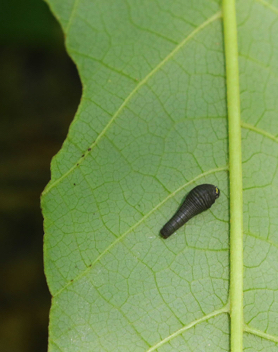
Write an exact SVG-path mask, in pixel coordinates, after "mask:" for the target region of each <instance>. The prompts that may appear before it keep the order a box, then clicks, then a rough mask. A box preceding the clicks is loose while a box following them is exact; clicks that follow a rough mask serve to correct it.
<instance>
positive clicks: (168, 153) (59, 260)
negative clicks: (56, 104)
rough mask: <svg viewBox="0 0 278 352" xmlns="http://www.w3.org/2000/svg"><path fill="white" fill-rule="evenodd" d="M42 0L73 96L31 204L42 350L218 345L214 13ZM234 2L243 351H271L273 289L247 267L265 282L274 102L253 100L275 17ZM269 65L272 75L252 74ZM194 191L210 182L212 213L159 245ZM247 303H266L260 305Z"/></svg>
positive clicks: (222, 234) (271, 87)
mask: <svg viewBox="0 0 278 352" xmlns="http://www.w3.org/2000/svg"><path fill="white" fill-rule="evenodd" d="M49 3H50V6H51V8H52V10H53V12H54V13H55V15H56V16H57V18H58V19H59V21H60V22H61V24H62V26H63V29H64V31H65V33H66V38H67V48H68V51H69V53H70V55H71V56H72V57H73V58H74V60H75V62H76V63H77V66H78V70H79V73H80V76H81V80H82V83H83V88H84V91H83V96H82V101H81V104H80V107H79V109H78V112H77V115H76V117H75V120H74V122H73V124H72V125H71V128H70V131H69V135H68V138H67V140H66V141H65V143H64V145H63V148H62V150H61V151H60V152H59V154H58V155H57V156H56V157H55V158H54V160H53V162H52V165H51V171H52V178H51V182H50V183H49V185H48V186H47V188H46V190H45V191H44V195H43V198H42V206H43V214H44V226H45V232H46V237H45V247H44V251H45V270H46V276H47V281H48V285H49V288H50V291H51V293H52V295H53V301H52V308H51V314H50V328H49V329H50V330H49V331H50V338H49V350H50V351H56V350H57V351H60V350H61V351H77V350H82V351H110V350H111V351H154V350H157V351H170V350H171V351H172V350H175V351H184V350H185V348H186V350H194V351H203V350H206V351H229V348H230V347H229V340H230V337H229V316H228V314H227V311H228V289H229V213H228V211H229V204H228V201H229V190H228V174H227V164H228V153H227V146H228V138H227V121H226V91H225V69H224V64H225V59H224V53H223V33H222V18H221V16H220V10H221V9H220V3H219V2H217V1H209V2H208V1H199V2H198V4H197V2H194V1H185V2H184V3H182V4H180V3H178V2H175V1H174V2H171V3H169V2H166V1H165V2H159V3H154V2H146V3H140V5H139V4H137V3H136V2H134V1H130V2H128V1H121V0H118V1H113V2H112V1H111V2H110V1H109V2H103V1H94V2H92V1H89V0H86V1H85V0H80V1H75V2H73V1H69V0H68V1H66V2H63V4H62V3H61V2H60V1H58V0H57V1H55V0H51V1H49ZM271 6H272V7H275V4H274V2H272V4H271ZM237 7H238V36H239V63H240V83H241V102H242V119H243V121H244V122H243V130H242V142H243V184H244V233H245V254H244V255H245V257H244V259H245V266H246V267H245V286H244V290H245V294H244V299H245V301H244V304H245V308H244V309H245V311H244V313H245V324H247V326H246V331H247V332H246V334H245V340H244V348H245V349H246V350H248V349H251V350H252V351H264V350H265V351H266V350H267V351H276V350H277V351H278V347H277V346H278V345H277V341H275V327H276V328H277V324H278V323H276V320H275V319H276V315H277V314H278V309H277V308H276V306H275V295H276V289H277V288H276V283H275V282H272V281H271V280H270V278H269V279H268V280H267V281H263V280H260V278H261V275H262V273H263V274H264V275H265V277H268V276H269V273H272V276H271V277H272V278H273V277H275V275H276V274H277V273H276V271H277V270H276V269H275V263H277V259H276V257H275V253H276V251H277V247H278V246H277V243H278V239H277V238H276V237H275V229H276V227H275V226H276V225H275V206H276V207H277V201H276V199H278V198H277V197H276V198H275V195H276V190H277V186H276V183H275V182H277V181H276V178H277V177H276V174H275V171H276V164H277V161H276V162H275V155H277V147H276V145H277V141H275V139H276V138H277V137H276V136H277V134H278V125H277V123H276V122H275V118H274V117H275V112H276V111H277V107H276V105H273V104H274V103H273V99H271V98H265V99H264V102H263V104H262V103H261V99H259V97H260V96H261V94H262V91H261V90H262V86H263V87H264V89H265V91H266V92H267V93H268V95H267V96H270V97H274V93H273V92H275V89H276V92H277V82H276V76H275V71H276V70H277V68H276V66H275V55H276V59H277V54H276V51H275V45H274V44H273V42H275V41H274V39H275V36H276V37H277V35H276V32H275V28H276V27H277V25H276V20H277V14H275V12H274V11H273V9H272V8H270V7H269V6H266V4H263V3H261V2H255V1H240V2H238V3H237ZM262 12H263V16H262V19H261V17H260V16H261V13H262ZM259 14H260V15H259ZM258 19H260V20H259V25H256V26H255V25H254V23H256V24H257V23H258ZM254 20H257V22H256V21H254ZM266 22H267V26H266V28H265V27H264V25H265V23H266ZM254 31H256V32H255V33H256V35H257V36H258V37H259V38H263V39H264V42H267V40H266V39H268V40H269V42H271V44H272V45H271V47H272V48H274V49H273V50H272V55H267V54H268V53H267V50H266V49H265V47H264V50H258V48H257V45H258V44H257V41H254V40H253V39H252V33H253V32H254ZM270 31H271V35H272V37H271V36H270V35H269V32H270ZM277 32H278V31H277ZM248 37H250V38H249V41H248ZM251 39H252V40H251ZM248 42H251V44H250V45H246V43H248ZM261 43H262V40H261V42H260V44H261ZM254 67H256V71H255V73H254ZM265 70H266V71H265ZM268 70H269V71H271V72H274V74H273V75H271V74H269V73H268V75H266V73H265V72H268ZM260 80H263V84H262V85H261V84H259V83H260ZM256 83H257V84H256ZM261 131H262V133H260V132H261ZM268 135H271V136H273V138H272V139H271V138H269V136H268ZM88 149H90V150H88ZM275 153H276V154H275ZM82 155H84V156H82ZM77 164H79V165H77ZM250 165H251V166H250ZM258 165H259V166H258ZM265 169H268V175H267V177H266V176H265V174H264V173H263V171H264V170H265ZM199 183H214V184H217V185H218V186H219V188H220V189H221V197H220V198H219V200H218V201H217V203H216V204H215V205H214V206H213V208H212V209H211V210H209V211H207V212H205V213H203V214H201V215H199V216H198V217H196V218H194V219H192V220H191V221H190V222H189V223H188V224H187V225H186V226H185V227H184V228H182V229H181V230H179V233H178V234H176V235H173V236H172V237H171V238H169V240H167V241H164V240H162V239H160V238H159V236H158V232H159V230H160V228H161V226H162V225H163V224H164V222H165V220H166V219H168V218H169V214H172V213H173V212H174V211H175V209H176V208H177V206H178V204H179V203H180V201H181V199H182V198H183V196H184V194H185V193H186V192H187V191H189V190H190V189H191V188H193V186H195V185H197V184H199ZM74 184H75V185H74ZM269 185H271V186H269ZM268 187H271V188H268ZM275 187H276V188H275ZM262 202H263V203H262ZM262 204H263V205H264V207H263V211H262V210H261V208H260V207H261V206H262ZM249 208H250V209H249ZM270 209H272V211H270ZM266 225H267V226H266ZM266 227H267V231H266ZM257 242H258V243H257ZM262 243H264V245H262ZM254 250H255V253H256V255H255V258H254V254H253V252H254ZM276 267H277V265H276ZM267 274H268V275H267ZM276 277H277V275H276ZM261 297H267V299H266V300H265V303H264V304H261V303H262V302H260V299H261ZM267 315H269V318H268V319H266V318H265V316H267ZM266 321H267V324H266ZM258 332H261V334H260V333H258ZM271 337H272V339H271Z"/></svg>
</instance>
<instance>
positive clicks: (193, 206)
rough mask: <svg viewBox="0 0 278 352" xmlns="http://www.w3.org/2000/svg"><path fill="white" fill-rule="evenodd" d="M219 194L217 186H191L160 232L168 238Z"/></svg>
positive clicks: (207, 207)
mask: <svg viewBox="0 0 278 352" xmlns="http://www.w3.org/2000/svg"><path fill="white" fill-rule="evenodd" d="M219 196H220V190H219V188H218V187H215V186H214V185H210V184H203V185H199V186H197V187H195V188H193V189H192V190H191V191H190V192H189V193H188V195H187V196H186V198H185V200H184V202H183V203H182V205H181V206H180V208H179V209H178V210H177V212H176V213H175V214H174V216H173V217H172V218H171V219H170V220H169V221H168V222H167V223H166V224H165V225H164V226H163V227H162V229H161V230H160V234H161V236H162V237H163V238H168V237H169V236H171V235H172V234H173V233H174V232H175V231H177V230H178V229H179V228H180V227H181V226H182V225H184V224H185V223H186V222H187V221H188V220H190V219H191V218H193V216H195V215H197V214H200V213H202V212H203V211H205V210H207V209H209V208H210V207H211V206H212V204H213V203H214V202H215V200H216V199H217V198H218V197H219Z"/></svg>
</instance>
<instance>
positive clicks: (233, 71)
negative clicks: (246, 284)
mask: <svg viewBox="0 0 278 352" xmlns="http://www.w3.org/2000/svg"><path fill="white" fill-rule="evenodd" d="M223 23H224V43H225V58H226V79H227V105H228V120H229V164H230V316H231V351H232V352H242V346H243V343H242V340H243V209H242V162H241V127H240V93H239V72H238V49H237V25H236V8H235V0H223Z"/></svg>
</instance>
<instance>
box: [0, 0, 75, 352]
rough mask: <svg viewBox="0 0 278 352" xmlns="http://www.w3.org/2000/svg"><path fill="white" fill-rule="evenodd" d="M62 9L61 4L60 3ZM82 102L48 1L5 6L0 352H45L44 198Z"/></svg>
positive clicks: (0, 45)
mask: <svg viewBox="0 0 278 352" xmlns="http://www.w3.org/2000/svg"><path fill="white" fill-rule="evenodd" d="M61 1H63V0H61ZM80 96H81V84H80V80H79V77H78V74H77V70H76V68H75V65H74V64H73V62H72V61H71V59H70V58H69V56H68V55H67V53H66V50H65V46H64V38H63V34H62V31H61V28H60V26H59V24H58V23H57V22H56V20H55V19H54V17H53V15H52V14H51V12H50V10H49V8H48V6H47V4H46V3H45V2H43V0H24V1H23V0H0V116H1V119H0V156H1V158H0V160H1V164H0V165H1V166H0V228H1V237H0V238H1V242H0V251H1V252H0V260H1V266H0V273H1V280H0V351H1V352H27V351H28V352H29V351H32V352H33V351H35V352H37V351H38V352H40V351H42V352H46V351H47V335H48V331H47V329H48V314H49V308H50V299H51V297H50V294H49V291H48V288H47V285H46V280H45V276H44V272H43V252H42V245H43V219H42V215H41V210H40V194H41V192H42V191H43V189H44V187H45V185H46V184H47V182H48V181H49V178H50V161H51V158H52V157H53V156H54V155H55V154H56V153H57V152H58V150H59V149H60V148H61V145H62V143H63V141H64V139H65V138H66V135H67V131H68V127H69V124H70V122H71V121H72V119H73V117H74V114H75V111H76V109H77V106H78V103H79V101H80Z"/></svg>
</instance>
